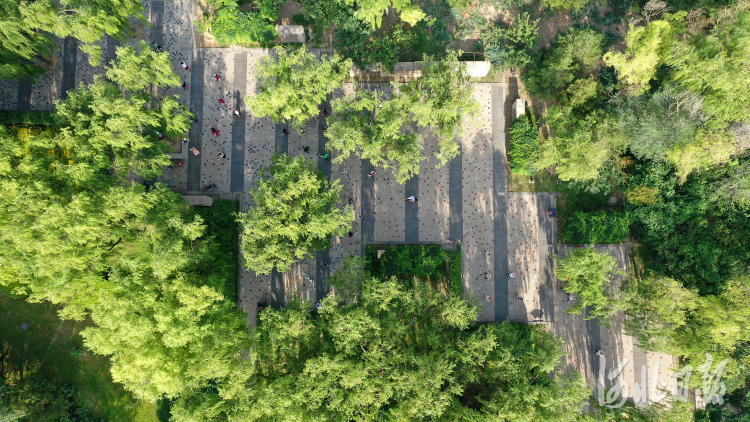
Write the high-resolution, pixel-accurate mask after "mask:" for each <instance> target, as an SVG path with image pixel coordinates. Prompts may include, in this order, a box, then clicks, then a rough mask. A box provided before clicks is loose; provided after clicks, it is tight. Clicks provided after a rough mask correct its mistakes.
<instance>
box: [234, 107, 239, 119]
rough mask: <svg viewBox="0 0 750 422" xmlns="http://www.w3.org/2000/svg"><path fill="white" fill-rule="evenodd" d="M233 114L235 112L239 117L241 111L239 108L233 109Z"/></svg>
mask: <svg viewBox="0 0 750 422" xmlns="http://www.w3.org/2000/svg"><path fill="white" fill-rule="evenodd" d="M232 114H234V115H235V116H237V117H240V111H239V110H237V109H236V108H235V109H234V110H232Z"/></svg>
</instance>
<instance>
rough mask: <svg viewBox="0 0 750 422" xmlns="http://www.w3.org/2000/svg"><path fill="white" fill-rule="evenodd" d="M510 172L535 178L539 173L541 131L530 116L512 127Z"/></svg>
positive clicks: (509, 158) (510, 131) (510, 133)
mask: <svg viewBox="0 0 750 422" xmlns="http://www.w3.org/2000/svg"><path fill="white" fill-rule="evenodd" d="M508 135H510V142H509V144H510V151H508V160H509V161H510V171H511V172H512V173H513V174H520V175H522V176H529V177H531V176H533V175H535V174H537V173H538V172H539V170H538V169H537V168H536V166H535V164H536V160H537V157H538V155H539V129H537V128H536V127H534V126H532V124H531V122H530V121H529V116H528V115H526V114H524V115H522V116H521V117H519V118H518V119H516V120H515V121H513V123H512V124H511V125H510V128H509V129H508Z"/></svg>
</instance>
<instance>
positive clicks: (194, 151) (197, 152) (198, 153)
mask: <svg viewBox="0 0 750 422" xmlns="http://www.w3.org/2000/svg"><path fill="white" fill-rule="evenodd" d="M190 151H192V152H193V155H200V153H201V152H200V151H198V148H196V147H192V148H190Z"/></svg>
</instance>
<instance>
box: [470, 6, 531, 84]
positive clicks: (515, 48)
mask: <svg viewBox="0 0 750 422" xmlns="http://www.w3.org/2000/svg"><path fill="white" fill-rule="evenodd" d="M538 24H539V19H536V20H532V19H531V17H530V16H529V14H528V13H519V14H518V15H517V16H516V17H515V18H514V21H513V22H512V24H511V25H509V26H504V25H502V24H498V25H496V26H493V27H492V28H491V29H490V30H489V31H484V32H482V34H481V37H482V44H483V46H484V51H485V53H487V58H488V59H489V61H490V62H491V63H492V66H493V67H496V68H498V69H500V70H507V69H513V68H519V69H524V68H525V67H526V66H527V65H530V64H531V63H533V61H534V57H533V55H532V54H533V50H534V48H535V47H536V45H537V43H538V42H539V28H538Z"/></svg>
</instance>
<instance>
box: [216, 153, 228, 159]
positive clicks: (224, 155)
mask: <svg viewBox="0 0 750 422" xmlns="http://www.w3.org/2000/svg"><path fill="white" fill-rule="evenodd" d="M226 157H227V155H226V154H224V153H223V152H220V153H219V158H218V159H219V160H221V159H222V158H226Z"/></svg>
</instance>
